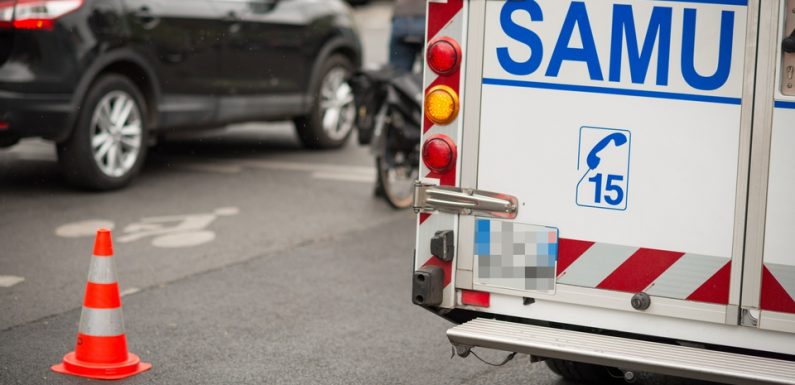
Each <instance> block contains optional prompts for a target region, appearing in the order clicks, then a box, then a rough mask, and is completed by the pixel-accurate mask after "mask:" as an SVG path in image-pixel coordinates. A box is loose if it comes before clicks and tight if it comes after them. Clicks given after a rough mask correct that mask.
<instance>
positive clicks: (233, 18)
mask: <svg viewBox="0 0 795 385" xmlns="http://www.w3.org/2000/svg"><path fill="white" fill-rule="evenodd" d="M223 20H224V21H231V22H236V21H240V16H238V15H237V12H235V11H229V12H227V13H226V15H225V16H224V18H223Z"/></svg>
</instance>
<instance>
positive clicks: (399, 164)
mask: <svg viewBox="0 0 795 385" xmlns="http://www.w3.org/2000/svg"><path fill="white" fill-rule="evenodd" d="M387 135H389V133H387ZM388 142H389V141H387V143H388ZM415 158H416V157H413V156H411V154H407V153H405V152H402V151H397V150H395V149H391V148H390V146H389V145H386V146H385V149H384V152H383V153H382V154H381V156H378V157H376V158H375V167H376V170H378V181H377V183H378V186H377V187H376V188H377V189H380V190H381V191H382V192H383V196H384V198H385V199H386V201H387V203H389V205H390V206H392V207H393V208H395V209H406V208H409V207H411V204H412V200H413V199H414V181H415V180H416V179H417V178H418V176H419V169H418V166H419V165H418V164H417V162H418V160H417V159H415Z"/></svg>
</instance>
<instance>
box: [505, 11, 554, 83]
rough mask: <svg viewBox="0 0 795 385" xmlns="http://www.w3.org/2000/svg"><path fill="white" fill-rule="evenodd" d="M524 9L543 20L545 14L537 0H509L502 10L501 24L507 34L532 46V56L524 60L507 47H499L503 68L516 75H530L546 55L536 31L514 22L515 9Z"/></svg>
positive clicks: (532, 16) (537, 18) (535, 19)
mask: <svg viewBox="0 0 795 385" xmlns="http://www.w3.org/2000/svg"><path fill="white" fill-rule="evenodd" d="M518 10H523V11H526V12H527V13H528V14H530V19H531V20H533V21H542V20H543V19H544V15H543V13H542V12H541V7H540V6H539V5H538V3H536V2H535V1H532V0H530V1H507V2H505V5H504V6H503V7H502V10H501V11H500V26H501V27H502V30H503V31H505V34H506V35H508V36H509V37H511V38H513V39H514V40H516V41H519V42H521V43H524V44H526V45H527V46H528V47H529V48H530V57H529V58H528V59H527V60H526V61H523V62H517V61H515V60H513V58H511V55H510V53H509V52H508V48H507V47H499V48H497V59H498V60H499V62H500V65H501V66H502V68H503V69H505V70H506V71H508V72H509V73H511V74H514V75H529V74H531V73H533V72H535V71H536V70H537V69H538V67H539V66H540V65H541V58H542V57H543V55H544V45H543V44H542V43H541V38H539V37H538V35H536V34H535V32H533V31H531V30H529V29H527V28H524V27H522V26H520V25H518V24H516V23H514V22H513V20H512V19H511V15H513V12H514V11H518Z"/></svg>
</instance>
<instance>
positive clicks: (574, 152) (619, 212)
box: [462, 0, 753, 322]
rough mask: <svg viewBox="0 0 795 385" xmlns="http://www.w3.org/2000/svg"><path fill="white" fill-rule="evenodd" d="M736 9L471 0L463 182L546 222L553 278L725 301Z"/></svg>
mask: <svg viewBox="0 0 795 385" xmlns="http://www.w3.org/2000/svg"><path fill="white" fill-rule="evenodd" d="M747 8H748V7H747V5H746V4H745V3H744V2H742V1H725V2H712V1H710V2H704V1H693V2H690V1H688V2H678V1H677V2H653V1H628V2H620V3H617V2H604V1H587V2H567V1H563V2H561V1H555V0H547V1H543V0H539V1H535V2H505V1H488V2H486V9H485V29H484V30H485V32H484V33H485V37H484V46H483V67H482V91H481V110H480V132H479V153H478V165H477V188H478V189H481V190H486V191H496V192H501V193H507V194H511V195H514V196H516V197H517V198H519V200H520V207H519V212H518V216H517V218H516V221H517V222H520V223H528V224H535V225H542V226H550V227H554V228H557V229H559V236H560V238H561V244H560V246H559V253H560V255H559V260H558V271H557V283H558V285H571V286H578V287H586V288H594V289H595V290H610V291H619V292H629V293H634V292H647V293H649V294H650V295H652V296H659V297H664V298H671V299H678V300H683V301H684V300H689V301H690V302H692V303H689V304H688V306H698V304H697V303H696V302H702V303H704V304H705V307H710V306H709V305H706V304H719V305H729V304H730V303H733V304H734V305H738V301H739V296H738V295H736V294H734V295H730V294H731V293H730V290H731V289H730V287H729V284H730V275H731V273H730V271H731V258H732V256H733V255H734V254H735V245H734V241H735V239H736V237H735V235H736V234H735V224H736V223H737V221H736V214H737V213H736V211H735V210H736V208H738V207H739V208H740V210H742V206H743V204H742V202H740V204H739V205H738V201H737V190H738V182H739V183H745V181H744V179H743V177H742V175H740V172H739V165H740V163H741V162H743V161H744V159H747V156H748V155H747V154H743V153H742V152H741V148H740V143H741V140H742V139H743V138H742V136H743V135H746V136H748V135H749V132H750V131H749V130H748V129H747V128H746V129H743V127H742V116H743V108H748V107H749V106H750V101H749V100H748V99H747V98H746V100H745V101H744V100H743V85H744V84H745V82H746V81H747V79H745V77H744V76H745V74H746V73H747V71H745V63H746V62H747V59H748V58H747V57H746V54H747V53H746V50H745V48H746V45H747V35H748V33H747V28H748V27H747V21H748V20H747ZM751 55H753V53H751ZM467 80H468V81H473V79H467ZM744 106H745V107H744ZM611 137H612V138H611ZM594 159H596V161H594ZM745 161H747V160H745ZM596 163H598V165H597V166H596V167H593V168H592V167H591V166H593V165H594V164H596ZM506 165H510V167H507V166H506ZM464 172H465V173H466V170H464ZM462 231H465V230H464V229H462ZM740 231H742V229H740ZM569 240H570V241H572V242H578V243H580V242H589V243H593V245H592V246H590V247H589V248H586V249H584V250H579V251H577V252H574V254H575V255H571V254H572V252H570V251H569V250H570V249H571V247H570V245H571V243H570V242H567V241H569ZM738 246H739V247H741V246H742V245H738ZM475 266H477V264H475ZM475 270H477V268H476V269H475ZM478 273H479V272H478V271H475V272H473V274H474V276H475V281H476V282H475V283H476V284H475V288H477V287H478V285H477V277H478ZM715 282H718V284H715ZM705 285H706V286H705ZM707 286H709V287H707ZM738 290H739V289H738V288H734V292H737V291H738ZM705 293H706V294H705ZM730 297H731V298H732V299H733V300H732V301H730ZM591 300H592V299H589V298H583V301H582V302H590V301H591ZM575 301H576V300H575ZM710 309H712V310H714V308H712V307H710ZM723 309H724V310H725V306H724V307H723ZM655 311H662V313H664V312H665V311H664V310H661V309H654V310H652V312H655ZM669 315H672V316H684V317H688V316H687V315H686V314H674V313H669ZM713 319H715V320H718V321H719V322H725V316H721V317H715V318H713Z"/></svg>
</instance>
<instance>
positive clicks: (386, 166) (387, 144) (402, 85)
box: [351, 68, 423, 209]
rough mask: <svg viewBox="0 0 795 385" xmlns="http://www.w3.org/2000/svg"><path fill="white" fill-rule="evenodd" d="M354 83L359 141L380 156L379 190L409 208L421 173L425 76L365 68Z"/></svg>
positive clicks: (392, 201)
mask: <svg viewBox="0 0 795 385" xmlns="http://www.w3.org/2000/svg"><path fill="white" fill-rule="evenodd" d="M351 84H352V86H353V89H354V100H355V103H356V108H357V114H356V127H357V131H358V137H359V143H360V144H362V145H369V146H370V149H371V152H372V154H373V156H374V157H375V166H376V170H377V174H378V178H377V185H376V194H377V195H382V196H383V197H384V198H385V199H386V201H387V202H388V203H389V204H390V205H391V206H392V207H394V208H396V209H404V208H408V207H410V206H411V204H412V199H413V192H414V181H415V180H416V179H418V177H419V161H420V136H421V127H422V120H423V117H422V74H420V73H404V72H398V71H395V70H392V69H389V68H385V69H381V70H377V71H372V70H371V71H366V70H365V71H359V72H357V73H356V74H355V75H354V76H353V78H352V79H351Z"/></svg>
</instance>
